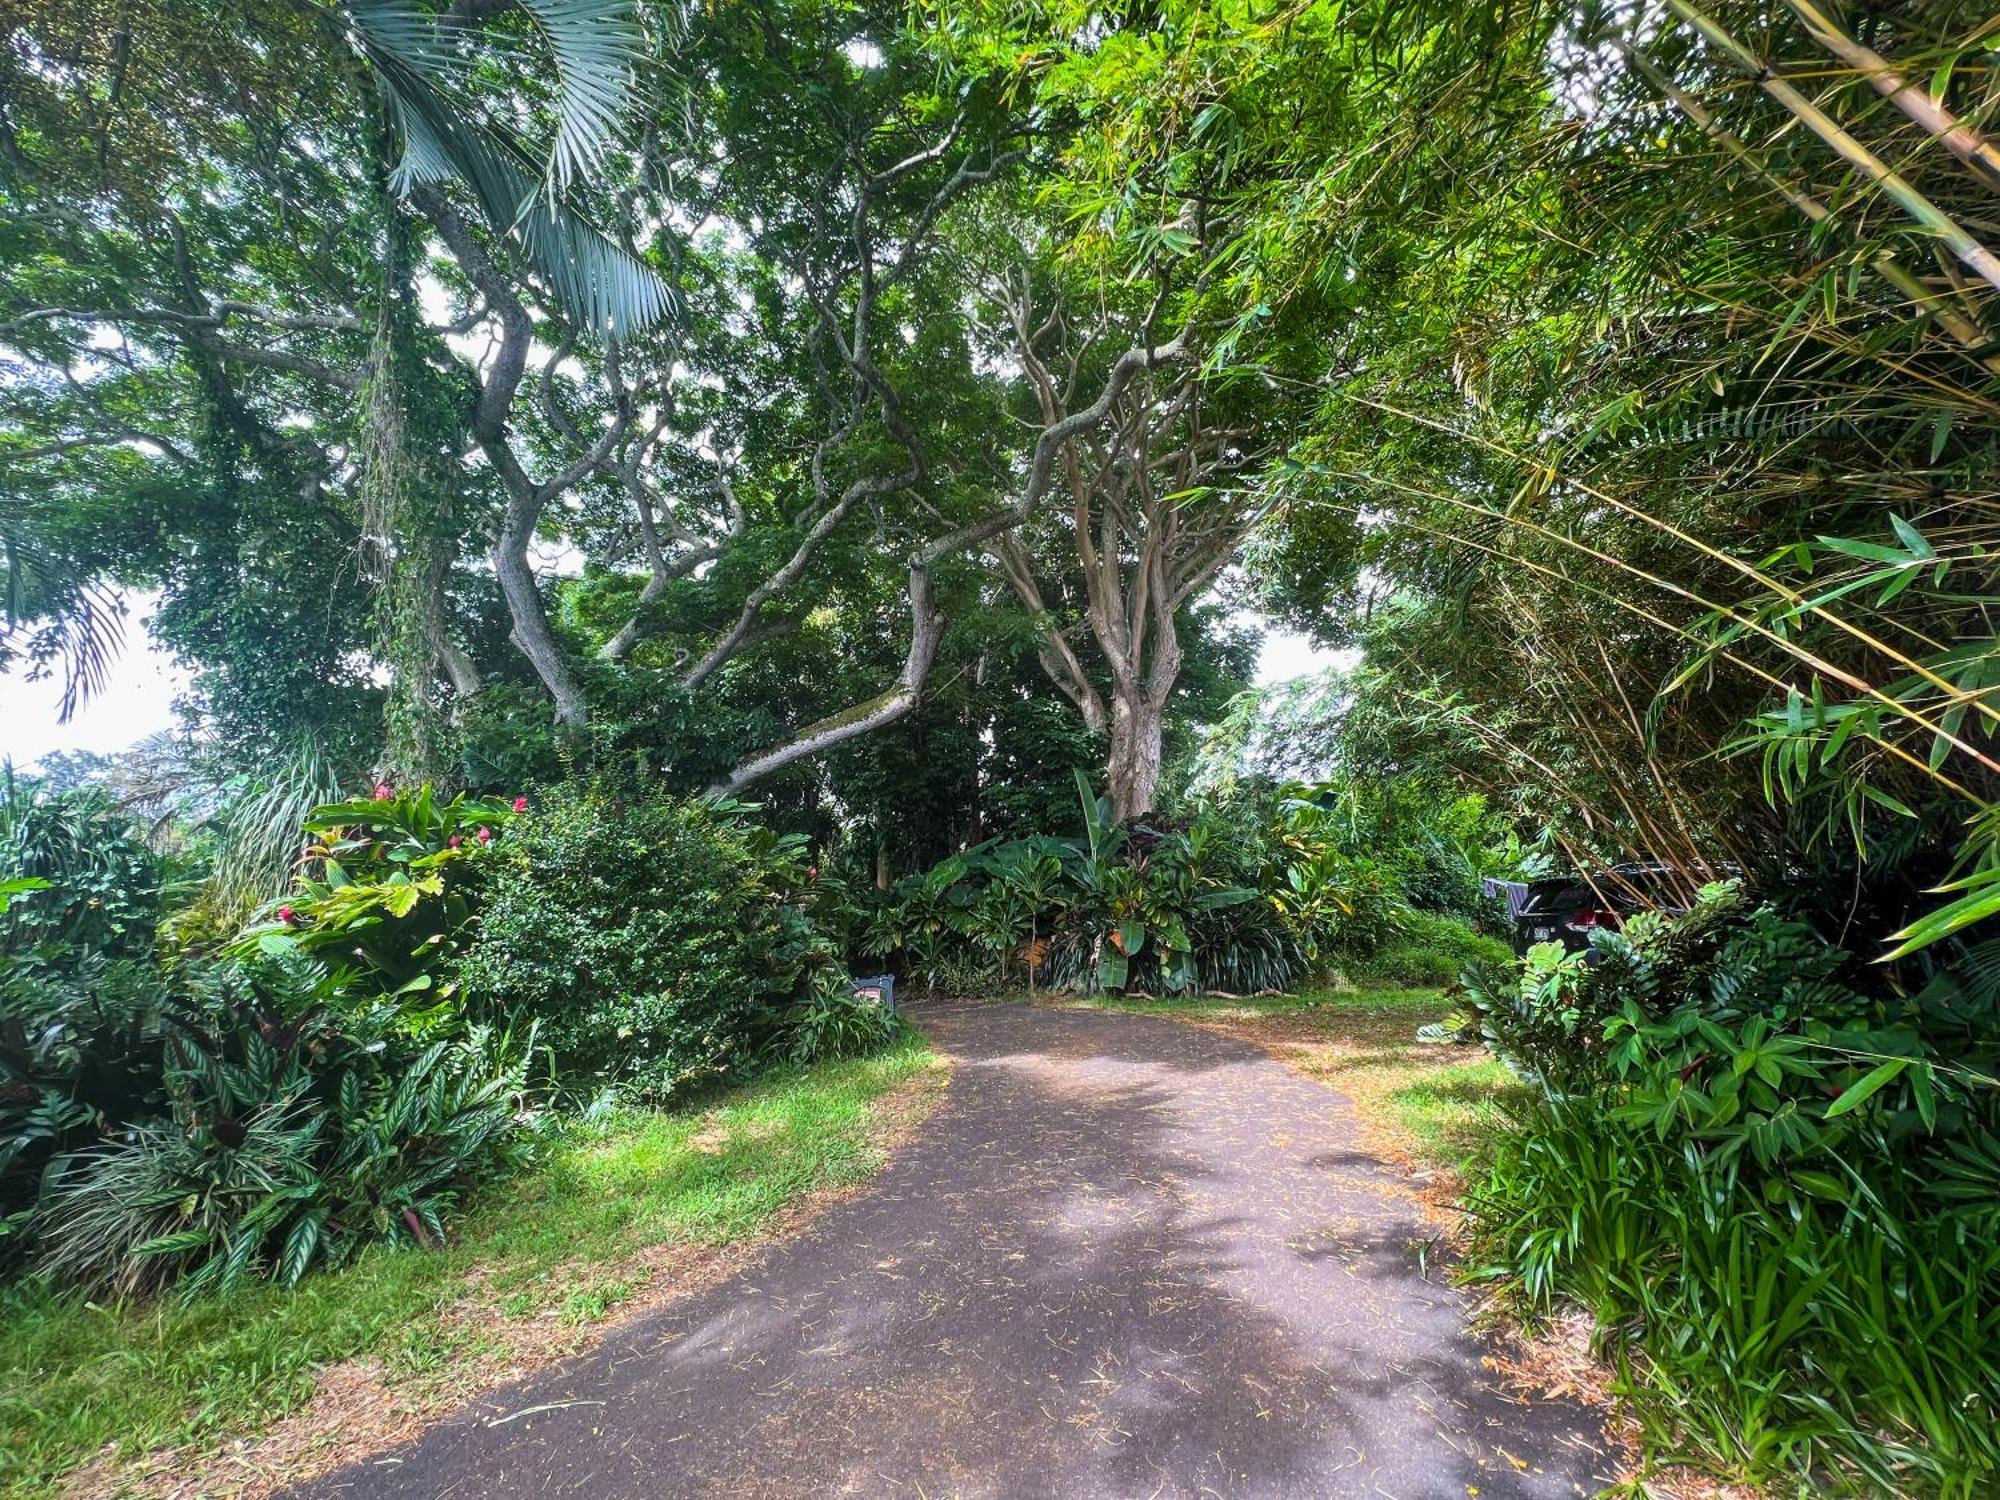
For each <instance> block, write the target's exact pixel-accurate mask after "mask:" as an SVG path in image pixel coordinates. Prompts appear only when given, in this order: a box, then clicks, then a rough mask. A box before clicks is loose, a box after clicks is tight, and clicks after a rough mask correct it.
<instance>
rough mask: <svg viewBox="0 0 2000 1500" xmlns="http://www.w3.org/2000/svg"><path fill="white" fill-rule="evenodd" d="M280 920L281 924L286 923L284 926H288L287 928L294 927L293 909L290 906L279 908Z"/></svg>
mask: <svg viewBox="0 0 2000 1500" xmlns="http://www.w3.org/2000/svg"><path fill="white" fill-rule="evenodd" d="M278 920H279V921H280V922H283V923H284V924H285V925H286V926H287V927H289V926H291V925H292V909H291V908H290V907H289V906H281V907H279V908H278Z"/></svg>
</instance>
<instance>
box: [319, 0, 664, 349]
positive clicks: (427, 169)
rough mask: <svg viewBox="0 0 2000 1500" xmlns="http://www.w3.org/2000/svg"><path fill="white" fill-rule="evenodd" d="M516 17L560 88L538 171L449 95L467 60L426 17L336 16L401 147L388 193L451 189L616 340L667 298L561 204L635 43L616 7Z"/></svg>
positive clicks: (365, 6) (352, 9)
mask: <svg viewBox="0 0 2000 1500" xmlns="http://www.w3.org/2000/svg"><path fill="white" fill-rule="evenodd" d="M528 9H529V10H530V11H531V13H532V14H534V15H535V17H536V20H537V23H538V24H539V25H540V27H541V29H542V31H543V34H544V35H545V36H546V37H547V38H548V40H549V46H550V49H551V51H552V52H553V53H554V54H555V57H556V66H557V71H558V75H559V78H560V80H561V90H560V94H559V99H558V106H559V117H560V124H559V126H558V128H557V134H556V140H555V143H554V146H553V148H552V149H551V151H550V153H549V155H548V159H547V162H546V164H545V165H544V164H542V163H538V162H537V160H536V158H535V157H534V155H533V154H531V153H530V152H529V151H528V149H527V148H526V146H525V145H523V144H522V142H521V141H520V140H519V139H517V138H516V137H515V136H514V135H513V134H512V133H511V132H509V131H507V130H505V129H503V128H501V127H499V126H497V125H495V124H494V123H492V122H491V121H489V120H487V119H485V118H483V117H481V116H480V114H479V113H478V112H477V111H476V110H475V109H473V108H471V107H470V106H469V105H468V104H467V102H466V101H465V100H464V99H463V98H462V97H461V96H460V95H459V94H458V93H457V91H456V90H455V88H454V86H453V79H454V75H456V74H457V73H459V72H460V71H461V70H462V68H463V66H464V63H465V60H466V56H467V54H466V52H465V49H463V48H462V47H460V46H458V45H456V40H455V38H454V37H453V36H451V35H448V34H447V33H446V32H445V31H443V30H441V29H440V27H439V26H438V24H437V22H436V20H435V19H434V18H433V17H432V16H430V15H429V14H427V13H425V12H423V11H420V10H417V9H415V8H413V7H412V6H411V5H409V4H408V3H406V0H350V4H349V5H348V7H347V11H346V14H347V16H348V18H349V20H350V21H351V23H352V25H353V32H354V36H355V40H356V42H357V44H358V45H359V46H360V48H361V50H362V52H363V53H364V54H365V55H366V56H367V58H368V60H369V62H370V63H371V64H373V66H374V68H375V72H376V76H377V78H378V79H379V81H380V82H381V85H382V89H383V93H384V96H385V98H386V99H387V101H388V105H389V110H390V113H391V116H392V117H393V119H394V121H395V125H396V131H397V135H398V136H399V137H400V139H401V142H402V156H401V158H400V159H399V160H398V161H397V163H396V165H395V168H394V169H393V171H392V173H391V176H390V182H391V185H392V186H393V187H394V188H395V190H396V191H398V192H401V193H407V192H408V191H409V190H410V189H411V188H413V187H415V186H416V185H418V184H420V183H429V182H444V181H457V182H460V183H462V184H463V185H464V186H465V187H466V188H467V189H468V190H470V192H471V193H472V195H473V197H474V199H475V200H476V201H477V202H478V204H479V209H480V212H481V213H482V214H483V215H484V216H485V218H486V220H487V222H488V224H490V225H491V226H492V228H493V229H494V230H495V232H497V233H499V234H502V235H508V236H511V237H513V238H514V239H515V240H516V241H517V242H518V243H519V245H520V247H521V249H522V252H523V253H524V254H525V255H526V256H527V258H528V260H529V262H530V263H531V264H532V265H533V266H534V267H535V269H536V270H538V271H540V272H541V274H542V275H543V276H545V277H546V278H547V279H548V281H549V284H550V286H551V288H552V289H553V291H554V293H555V296H556V299H557V301H558V302H560V303H561V304H562V305H563V307H564V309H565V310H566V311H567V312H568V313H569V314H570V315H571V316H572V317H574V318H576V319H577V320H578V321H579V322H580V323H582V324H583V325H585V326H586V327H588V328H591V329H593V330H595V331H597V332H599V333H609V334H610V335H611V336H613V337H615V338H617V337H626V336H629V335H630V334H632V333H635V332H637V331H639V330H640V329H643V328H645V327H647V326H649V325H651V324H653V323H655V322H657V321H659V320H660V319H661V318H663V317H666V316H668V315H669V314H670V313H672V312H674V311H675V310H676V304H675V299H674V296H673V293H672V291H671V289H670V288H669V287H668V286H667V284H666V283H665V281H663V280H662V279H661V278H660V276H659V274H658V273H657V272H655V271H654V270H653V269H652V267H650V266H648V265H647V264H646V263H645V262H644V261H643V260H641V259H640V258H639V257H638V256H637V255H636V254H634V253H633V252H632V251H631V250H629V249H627V248H625V247H624V246H622V245H620V244H618V243H616V242H615V241H614V240H612V239H611V237H610V236H609V235H607V234H606V233H605V232H604V231H603V230H602V229H601V228H599V227H598V226H597V225H596V224H594V223H592V222H591V220H590V219H589V217H588V216H587V215H585V214H584V213H583V212H582V211H581V210H580V209H579V208H578V207H577V206H576V205H575V204H574V203H572V202H570V201H568V200H567V199H566V198H565V197H564V196H563V194H564V193H565V192H566V191H567V189H568V188H569V187H570V186H571V185H572V184H573V182H574V180H575V178H576V177H577V175H578V174H579V173H581V172H583V171H585V170H587V169H588V168H590V167H592V166H595V165H596V164H597V163H599V162H600V161H601V160H602V158H603V155H604V153H605V151H606V150H607V149H608V148H609V146H610V144H611V142H612V140H613V139H614V137H615V131H616V125H617V119H618V116H619V114H620V113H621V112H622V110H623V109H624V107H625V105H626V103H627V102H628V99H629V95H630V70H631V67H632V65H633V64H634V63H635V62H636V60H637V58H638V57H639V55H640V50H641V44H642V42H643V35H642V33H641V32H640V30H639V27H638V23H637V20H636V17H635V16H634V14H633V12H632V8H631V6H630V4H629V3H623V0H620V3H612V0H535V3H533V4H531V5H529V7H528ZM545 186H546V191H544V187H545Z"/></svg>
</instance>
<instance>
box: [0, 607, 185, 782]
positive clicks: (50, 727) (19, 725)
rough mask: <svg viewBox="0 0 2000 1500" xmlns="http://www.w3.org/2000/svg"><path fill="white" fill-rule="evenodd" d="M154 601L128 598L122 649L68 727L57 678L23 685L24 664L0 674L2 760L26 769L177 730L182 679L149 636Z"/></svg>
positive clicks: (25, 681) (24, 677) (113, 748)
mask: <svg viewBox="0 0 2000 1500" xmlns="http://www.w3.org/2000/svg"><path fill="white" fill-rule="evenodd" d="M153 603H154V601H153V599H152V598H151V597H150V596H139V597H136V598H133V599H131V600H130V601H129V604H130V608H129V611H128V613H127V614H126V616H125V644H124V647H123V649H122V650H121V651H120V652H119V653H118V659H117V661H116V662H114V663H113V665H112V668H111V677H110V681H109V682H108V683H107V684H106V685H105V689H104V691H103V692H102V693H100V694H98V695H97V696H96V697H94V698H90V699H87V700H86V701H85V702H84V703H83V705H82V706H81V707H80V708H78V709H77V711H76V712H75V713H74V714H72V715H71V716H70V720H69V722H68V723H67V724H65V723H62V722H60V721H59V720H58V718H57V713H58V711H59V710H60V708H61V705H62V677H61V674H60V673H58V674H57V675H55V676H52V677H45V678H43V679H42V680H41V681H39V682H30V681H29V680H28V675H27V669H26V668H25V666H22V665H20V664H18V663H17V664H16V665H15V667H14V669H13V670H12V671H9V672H7V673H4V674H0V757H4V758H5V759H7V760H11V761H12V762H13V763H14V764H15V765H17V766H28V765H32V764H33V763H34V762H36V761H38V760H40V759H41V758H42V757H43V756H44V755H47V754H49V753H50V752H52V751H56V750H94V751H97V752H99V753H100V754H103V753H108V752H110V751H113V750H123V749H124V748H125V747H126V746H127V745H130V744H132V743H133V742H134V741H135V740H141V739H144V738H145V737H146V736H147V735H149V734H153V733H155V732H156V731H158V730H162V729H171V728H172V727H173V725H174V695H175V694H176V693H178V692H180V691H181V690H182V688H183V687H184V686H185V685H186V682H187V674H186V673H184V672H182V671H181V670H179V669H178V668H177V667H176V666H175V665H174V664H173V661H172V660H171V658H169V657H168V656H167V655H166V654H165V653H164V652H161V651H159V650H157V649H156V648H155V647H154V645H153V641H152V637H151V636H150V635H149V634H147V631H146V621H147V620H148V619H149V618H150V617H151V615H152V610H153Z"/></svg>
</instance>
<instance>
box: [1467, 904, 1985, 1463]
mask: <svg viewBox="0 0 2000 1500" xmlns="http://www.w3.org/2000/svg"><path fill="white" fill-rule="evenodd" d="M1590 957H1592V958H1594V959H1595V960H1596V962H1595V963H1594V964H1591V963H1587V962H1586V961H1585V955H1583V954H1572V955H1564V954H1562V953H1561V952H1560V951H1559V950H1558V949H1557V945H1553V944H1551V945H1547V946H1546V947H1543V948H1538V949H1535V950H1531V951H1530V953H1529V955H1528V957H1527V959H1526V960H1525V962H1524V963H1523V965H1521V966H1520V968H1519V969H1518V971H1517V970H1515V969H1514V968H1512V967H1511V966H1510V967H1509V968H1507V969H1505V970H1499V971H1491V972H1488V973H1486V974H1480V973H1477V972H1475V973H1474V974H1472V975H1470V976H1469V978H1468V984H1467V987H1466V990H1465V991H1464V994H1463V997H1462V1001H1461V1009H1460V1024H1461V1025H1462V1027H1463V1031H1464V1034H1466V1035H1477V1036H1480V1037H1483V1038H1484V1039H1485V1041H1486V1042H1487V1044H1488V1045H1489V1047H1491V1048H1492V1050H1493V1051H1494V1052H1495V1053H1496V1054H1498V1055H1499V1056H1500V1057H1502V1058H1505V1059H1507V1060H1508V1061H1509V1062H1510V1063H1511V1064H1512V1066H1513V1067H1514V1068H1515V1070H1516V1071H1517V1072H1518V1073H1519V1074H1520V1075H1521V1076H1522V1077H1523V1078H1524V1079H1526V1080H1529V1081H1531V1082H1532V1083H1533V1085H1534V1088H1533V1090H1532V1092H1525V1093H1523V1094H1522V1095H1521V1096H1520V1097H1519V1098H1518V1099H1517V1100H1516V1102H1515V1103H1514V1104H1513V1105H1512V1107H1511V1128H1510V1129H1509V1130H1507V1131H1504V1132H1502V1133H1500V1134H1499V1136H1498V1137H1497V1141H1496V1149H1495V1150H1494V1151H1493V1152H1492V1153H1491V1154H1490V1158H1489V1161H1488V1164H1487V1166H1486V1169H1485V1171H1484V1172H1483V1173H1482V1174H1480V1175H1479V1176H1478V1177H1477V1178H1476V1179H1475V1182H1474V1184H1473V1187H1472V1190H1471V1195H1470V1203H1471V1207H1472V1211H1473V1214H1474V1218H1475V1221H1476V1224H1477V1226H1478V1229H1477V1242H1478V1253H1479V1256H1480V1260H1481V1270H1482V1274H1484V1275H1487V1276H1489V1277H1492V1278H1494V1279H1496V1280H1498V1281H1499V1282H1501V1283H1502V1284H1503V1285H1505V1286H1507V1287H1509V1288H1512V1289H1513V1290H1514V1292H1515V1293H1516V1295H1517V1296H1518V1298H1519V1299H1520V1301H1521V1303H1522V1304H1523V1305H1524V1306H1526V1307H1528V1308H1530V1309H1534V1310H1539V1311H1543V1312H1546V1311H1548V1310H1550V1309H1553V1308H1557V1307H1560V1306H1562V1305H1564V1304H1566V1303H1570V1302H1574V1303H1579V1304H1581V1305H1582V1306H1584V1307H1585V1308H1587V1309H1589V1310H1590V1312H1591V1313H1592V1314H1593V1315H1594V1316H1595V1318H1596V1320H1597V1322H1598V1325H1599V1327H1600V1328H1601V1329H1602V1330H1603V1334H1602V1339H1603V1342H1604V1345H1605V1347H1606V1349H1607V1350H1608V1352H1609V1353H1610V1355H1611V1357H1613V1358H1614V1359H1615V1360H1616V1361H1617V1362H1618V1363H1619V1366H1620V1368H1621V1369H1622V1370H1624V1371H1625V1372H1626V1375H1627V1379H1628V1383H1629V1387H1630V1390H1631V1392H1632V1394H1633V1397H1634V1402H1635V1407H1636V1409H1637V1410H1638V1411H1639V1412H1640V1413H1641V1414H1642V1415H1643V1417H1644V1419H1645V1421H1646V1423H1647V1427H1648V1436H1649V1439H1650V1440H1651V1442H1652V1443H1653V1444H1654V1445H1655V1447H1656V1449H1657V1450H1658V1451H1660V1452H1661V1453H1664V1454H1669V1455H1693V1456H1695V1457H1697V1458H1698V1459H1699V1460H1700V1461H1702V1462H1704V1463H1706V1464H1708V1465H1710V1466H1712V1467H1714V1468H1716V1469H1718V1470H1719V1471H1721V1472H1725V1473H1729V1474H1740V1475H1743V1476H1746V1477H1748V1478H1750V1479H1753V1480H1757V1481H1762V1482H1769V1483H1774V1484H1778V1485H1781V1486H1797V1487H1802V1488H1809V1487H1819V1488H1825V1487H1829V1486H1842V1487H1846V1488H1852V1489H1856V1490H1859V1491H1862V1492H1877V1493H1879V1492H1884V1491H1889V1492H1898V1493H1900V1492H1905V1491H1909V1490H1912V1489H1915V1488H1919V1487H1922V1488H1927V1489H1932V1490H1935V1491H1937V1492H1939V1493H1944V1494H1963V1495H1971V1494H1977V1493H1979V1492H1980V1491H1981V1490H1983V1489H1985V1488H1988V1487H1990V1485H1991V1484H1992V1482H1993V1479H1994V1476H1995V1474H1996V1472H2000V1450H1996V1448H1995V1444H1994V1433H1995V1430H1996V1429H1995V1424H1994V1422H1993V1420H1992V1405H1991V1393H1992V1392H1993V1391H1994V1390H1995V1389H1996V1384H1995V1382H1996V1377H2000V1367H1996V1366H1995V1364H1994V1353H1993V1351H1994V1349H1995V1347H1996V1345H1995V1342H1994V1339H1995V1334H1996V1332H2000V1260H1996V1257H1995V1249H1994V1244H1995V1237H1994V1229H1995V1221H1994V1213H1995V1204H1996V1202H2000V1199H1996V1197H1995V1195H1994V1193H1993V1191H1992V1189H1993V1186H1994V1183H1995V1180H1996V1179H1995V1177H1994V1166H1995V1163H1996V1162H2000V1114H1996V1091H1995V1089H1994V1078H1995V1076H1996V1070H1995V1066H1994V1064H1995V1060H1996V1059H1995V1054H1994V1034H1993V1032H1992V1030H1991V1029H1990V1027H1988V1026H1987V1024H1986V1020H1985V1018H1986V1017H1987V1016H1988V1015H1990V1010H1991V1002H1992V996H1991V994H1990V993H1988V992H1986V991H1985V990H1982V989H1978V988H1970V989H1968V988H1965V987H1962V985H1961V983H1960V982H1959V978H1958V976H1957V975H1955V974H1953V973H1952V972H1951V971H1949V970H1947V971H1944V972H1943V973H1941V974H1939V975H1938V976H1937V978H1936V979H1935V980H1934V981H1933V982H1932V983H1931V984H1930V985H1927V986H1926V987H1925V988H1924V989H1922V990H1920V991H1918V992H1917V993H1915V994H1896V993H1893V992H1891V993H1888V994H1882V993H1875V994H1870V993H1867V992H1865V991H1864V990H1862V989H1859V988H1854V987H1852V986H1853V985H1855V984H1856V983H1858V982H1865V979H1866V978H1867V975H1866V971H1865V969H1863V968H1862V967H1861V966H1859V965H1857V964H1855V962H1854V960H1853V959H1852V957H1851V956H1850V955H1848V954H1847V953H1845V952H1843V951H1842V950H1840V949H1838V948H1835V947H1833V946H1831V945H1829V944H1827V943H1826V942H1825V941H1824V940H1823V939H1821V938H1820V937H1819V936H1818V935H1817V934H1816V933H1814V932H1813V931H1812V929H1811V928H1809V927H1807V926H1806V925H1804V924H1803V923H1800V922H1797V921H1795V920H1788V919H1785V918H1782V917H1780V916H1778V915H1777V914H1776V913H1775V912H1773V911H1772V910H1771V909H1770V908H1768V907H1759V906H1754V905H1752V904H1751V903H1750V902H1749V901H1747V900H1746V898H1745V897H1744V896H1743V894H1742V892H1741V891H1740V889H1738V888H1737V887H1735V886H1733V885H1725V886H1718V887H1713V888H1711V889H1710V890H1708V891H1707V892H1705V893H1704V895H1703V898H1702V900H1701V901H1700V903H1699V904H1697V906H1696V907H1695V908H1694V909H1693V910H1692V911H1690V912H1689V913H1687V914H1686V915H1684V916H1681V917H1678V918H1672V919H1666V918H1659V917H1644V918H1635V919H1634V920H1633V921H1632V922H1630V923H1629V924H1628V925H1627V927H1626V928H1625V930H1624V931H1623V932H1609V931H1607V932H1605V933H1602V934H1600V935H1598V937H1597V938H1596V940H1595V942H1594V944H1593V947H1592V950H1591V953H1590Z"/></svg>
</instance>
